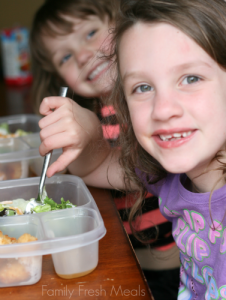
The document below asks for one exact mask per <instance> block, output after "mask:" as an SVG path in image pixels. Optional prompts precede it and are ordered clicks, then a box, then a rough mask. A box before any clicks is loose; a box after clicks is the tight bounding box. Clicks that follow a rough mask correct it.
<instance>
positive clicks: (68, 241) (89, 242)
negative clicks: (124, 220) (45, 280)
mask: <svg viewBox="0 0 226 300" xmlns="http://www.w3.org/2000/svg"><path fill="white" fill-rule="evenodd" d="M38 184H39V178H38V177H34V178H26V179H18V180H13V181H2V182H0V203H1V201H2V200H5V199H9V201H10V200H12V199H14V198H15V195H17V196H18V195H20V196H21V197H22V198H25V199H26V198H28V199H29V198H30V197H31V195H34V194H35V193H37V191H38ZM46 190H47V193H48V195H49V197H51V198H53V199H54V200H55V201H56V202H57V203H58V204H60V198H61V197H63V198H64V199H70V202H71V203H72V204H74V205H76V207H72V208H70V209H62V210H54V211H49V212H44V213H40V214H39V213H36V214H29V215H21V216H12V217H10V218H1V226H0V228H1V230H2V232H3V234H4V235H8V236H9V237H13V238H15V239H17V241H18V239H19V238H20V237H21V235H22V236H24V233H26V234H30V235H31V236H33V237H34V238H37V240H35V241H32V242H24V243H18V242H17V243H16V242H12V243H11V244H5V245H1V246H0V273H2V272H3V273H2V274H7V278H8V280H5V281H4V280H3V281H4V282H3V281H1V275H0V287H8V286H18V285H28V284H34V283H36V282H37V281H38V280H39V279H40V278H41V273H42V255H45V254H52V258H53V264H54V268H55V271H56V273H57V275H58V276H60V277H62V278H65V279H69V278H75V277H80V276H84V275H86V274H88V273H90V272H92V271H93V270H94V269H95V268H96V266H97V265H98V252H99V240H100V239H101V238H102V237H103V236H104V235H105V233H106V229H105V226H104V223H103V219H102V217H101V215H100V212H99V210H98V208H97V206H96V203H95V201H94V199H93V197H92V196H91V194H90V192H89V190H88V189H87V187H86V185H85V184H84V182H83V181H82V180H81V179H80V178H78V177H76V176H72V175H58V176H53V177H51V178H47V179H46ZM25 238H26V236H25ZM22 240H23V239H22ZM14 241H15V240H14ZM23 241H25V240H23ZM10 265H12V266H13V267H9V266H10ZM1 267H2V269H1ZM6 270H7V273H6ZM13 270H16V273H18V274H19V273H21V274H22V275H21V277H20V279H19V278H18V277H16V275H15V272H14V271H13ZM28 273H29V275H28Z"/></svg>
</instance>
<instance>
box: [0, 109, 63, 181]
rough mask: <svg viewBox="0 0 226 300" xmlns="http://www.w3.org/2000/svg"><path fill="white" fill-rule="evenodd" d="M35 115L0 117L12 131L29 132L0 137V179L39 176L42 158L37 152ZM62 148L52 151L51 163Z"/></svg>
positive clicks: (37, 131)
mask: <svg viewBox="0 0 226 300" xmlns="http://www.w3.org/2000/svg"><path fill="white" fill-rule="evenodd" d="M40 119H41V117H39V116H37V115H13V116H7V117H1V118H0V124H1V123H5V122H6V123H8V125H9V130H10V132H11V133H14V132H15V131H16V130H17V129H22V130H25V131H28V132H31V134H29V135H27V136H22V137H16V138H0V180H9V179H19V178H26V177H28V176H29V173H30V171H31V172H32V174H33V175H37V176H40V175H41V169H42V165H43V160H44V158H43V157H41V156H40V154H39V145H40V143H41V141H40V137H39V131H40V128H39V126H38V122H39V120H40ZM61 153H62V149H56V150H54V151H53V154H52V158H51V163H52V162H53V161H55V160H57V158H58V157H59V156H60V155H61Z"/></svg>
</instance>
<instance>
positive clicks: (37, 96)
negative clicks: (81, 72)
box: [30, 0, 118, 113]
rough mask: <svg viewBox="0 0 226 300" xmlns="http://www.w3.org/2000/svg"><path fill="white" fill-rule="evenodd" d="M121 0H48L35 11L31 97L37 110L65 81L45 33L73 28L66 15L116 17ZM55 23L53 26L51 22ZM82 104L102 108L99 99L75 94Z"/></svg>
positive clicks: (55, 93) (54, 33) (51, 33)
mask: <svg viewBox="0 0 226 300" xmlns="http://www.w3.org/2000/svg"><path fill="white" fill-rule="evenodd" d="M117 4H118V0H46V1H45V3H44V4H43V5H42V6H41V7H40V8H39V9H38V11H37V12H36V14H35V16H34V19H33V24H32V28H31V33H30V50H31V60H32V72H33V77H34V80H33V86H32V99H33V103H34V110H35V112H36V113H38V111H39V106H40V103H41V101H42V99H43V98H44V97H47V96H57V95H58V93H59V89H60V86H62V85H65V83H64V81H63V80H62V78H61V77H60V76H59V75H58V74H57V72H56V70H55V68H54V66H53V64H52V63H51V59H50V55H49V53H48V51H47V50H46V48H45V46H44V44H43V41H42V34H43V33H45V34H47V35H49V36H53V37H56V36H59V35H67V34H69V33H71V32H72V31H73V24H72V22H70V21H68V20H67V19H66V18H65V16H70V17H75V18H80V19H87V17H88V16H91V15H94V16H97V17H99V18H100V19H101V20H104V19H105V17H106V16H107V17H108V18H109V21H114V20H115V15H116V11H117V8H118V6H117ZM51 25H54V26H51ZM72 95H73V98H75V101H76V102H78V103H79V104H80V105H81V106H83V107H86V108H89V109H91V110H93V111H94V112H99V102H100V100H99V99H94V98H84V97H81V96H80V95H75V94H73V91H71V95H70V96H71V97H72Z"/></svg>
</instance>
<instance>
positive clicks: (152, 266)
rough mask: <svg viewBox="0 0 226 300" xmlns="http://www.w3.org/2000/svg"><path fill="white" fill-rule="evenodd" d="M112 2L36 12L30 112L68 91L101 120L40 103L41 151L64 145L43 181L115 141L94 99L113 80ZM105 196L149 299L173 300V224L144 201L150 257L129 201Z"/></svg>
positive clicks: (96, 158)
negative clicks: (127, 240) (137, 264)
mask: <svg viewBox="0 0 226 300" xmlns="http://www.w3.org/2000/svg"><path fill="white" fill-rule="evenodd" d="M112 4H113V1H110V0H109V1H107V0H95V1H93V0H64V1H62V0H48V1H46V3H45V4H44V5H43V6H42V7H41V8H40V9H39V11H38V12H37V13H36V16H35V19H34V22H33V28H32V32H31V53H32V57H33V67H34V68H33V69H34V88H33V94H34V99H35V101H36V106H37V107H38V106H39V105H40V102H41V100H42V99H43V98H44V96H48V95H49V96H50V95H51V96H53V95H58V91H59V88H60V86H62V85H67V86H69V87H70V88H71V89H72V90H73V91H74V92H75V95H74V97H73V98H75V100H76V101H77V99H78V98H79V99H78V100H79V101H78V102H79V104H80V105H82V106H84V103H85V105H86V107H89V108H90V109H92V110H94V111H95V112H96V113H97V114H98V116H100V117H101V118H102V124H101V125H102V126H101V125H100V123H99V121H98V119H97V116H96V114H95V113H93V112H91V111H90V110H87V109H85V108H83V107H81V106H80V105H78V104H77V103H75V102H74V101H72V100H70V99H65V98H61V97H49V98H48V100H46V99H45V100H44V101H43V103H42V105H41V108H40V113H41V114H43V115H48V117H46V118H43V119H42V121H41V122H40V127H41V128H43V130H41V139H42V140H43V143H42V144H41V147H40V152H41V154H43V153H45V151H47V148H54V149H56V148H61V147H63V155H62V156H61V157H60V158H59V160H58V161H56V162H55V163H54V164H53V165H52V166H51V168H50V170H49V172H50V173H49V174H48V175H49V176H51V175H52V174H53V173H55V172H56V171H58V168H59V167H62V166H63V165H64V166H65V167H66V166H67V165H68V164H69V163H71V164H70V166H69V170H70V172H71V173H72V174H75V175H78V176H81V177H84V176H85V175H87V174H88V173H90V172H92V171H93V170H94V169H95V168H96V164H100V163H101V162H102V161H103V160H104V159H105V158H106V156H107V155H108V153H109V144H108V143H106V142H105V141H104V140H103V137H102V135H104V137H105V139H108V141H109V140H110V141H111V142H114V141H115V139H116V138H117V137H118V134H119V126H118V124H117V122H116V119H115V118H114V115H112V113H114V112H113V111H112V109H111V108H109V107H103V108H102V109H100V108H101V107H102V103H101V98H102V97H103V96H105V97H106V96H108V95H109V94H110V91H111V89H112V86H113V79H112V78H114V72H113V71H111V69H110V67H111V64H112V61H111V60H108V59H106V55H107V54H109V50H110V47H109V46H110V42H111V34H110V32H111V31H112V30H111V29H112V27H114V20H115V15H116V11H117V3H115V6H114V7H113V6H112ZM52 108H54V109H55V111H54V113H53V112H52V110H51V109H52ZM103 117H104V119H103ZM107 119H111V123H112V125H111V126H109V125H107V124H106V123H107ZM112 121H113V122H112ZM102 129H103V132H102ZM90 144H91V145H90ZM111 188H112V187H111ZM112 193H113V196H114V200H115V203H116V206H117V208H118V210H119V213H120V215H121V217H122V220H123V221H124V226H125V228H126V230H127V232H128V234H129V236H130V239H131V241H132V244H133V246H134V248H135V250H136V254H137V256H138V258H139V261H140V263H141V267H142V268H143V270H144V273H145V275H146V277H147V279H148V283H149V285H150V287H151V290H152V293H153V294H154V296H155V299H156V300H158V299H159V300H161V299H163V298H166V297H167V299H168V300H171V299H172V300H173V299H176V295H177V290H178V285H179V255H178V251H177V249H176V246H175V243H174V241H173V238H172V235H171V229H172V225H171V223H170V222H168V221H167V220H166V219H165V218H164V217H163V216H162V215H161V213H160V211H159V208H158V199H157V197H152V195H151V194H148V195H147V196H146V198H145V201H144V205H143V208H142V218H141V220H140V225H139V227H138V226H137V228H136V229H137V231H139V233H141V234H143V236H145V238H146V239H148V240H149V243H147V244H151V247H152V250H151V251H150V249H147V247H146V245H145V244H143V243H141V242H140V241H138V240H137V239H136V238H135V237H134V235H133V234H132V231H131V229H130V226H129V223H128V213H127V211H128V210H130V208H131V206H132V204H133V203H134V201H135V197H134V196H133V195H132V196H131V195H130V196H129V197H127V198H125V193H120V192H116V191H112ZM137 224H138V222H137ZM157 225H158V239H155V237H156V226H157ZM166 282H167V284H166ZM163 286H164V287H163Z"/></svg>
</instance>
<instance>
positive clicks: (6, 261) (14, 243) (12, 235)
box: [0, 218, 43, 287]
mask: <svg viewBox="0 0 226 300" xmlns="http://www.w3.org/2000/svg"><path fill="white" fill-rule="evenodd" d="M14 219H15V218H9V219H4V220H3V221H2V222H1V230H2V231H0V287H9V286H17V285H29V284H34V283H36V282H37V281H38V280H39V279H40V278H41V271H42V256H41V255H29V254H32V253H29V250H30V248H29V247H30V246H31V245H32V244H33V247H34V243H36V242H37V241H38V240H39V239H43V233H42V231H40V229H39V226H40V223H38V220H34V219H24V220H21V219H20V220H18V222H15V221H14ZM21 246H22V247H23V249H26V250H27V252H28V253H29V254H28V255H25V256H24V255H23V254H21V253H20V248H21ZM8 249H11V251H13V254H12V253H11V254H10V253H9V251H8ZM4 252H6V253H7V254H8V256H7V257H2V255H1V254H3V253H4Z"/></svg>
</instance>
